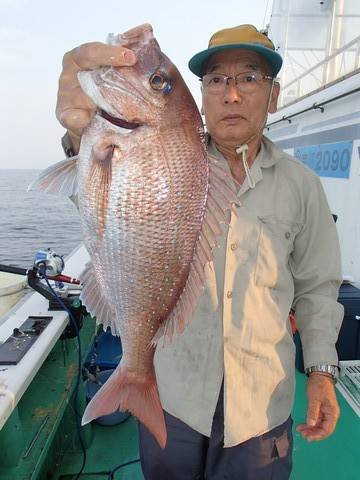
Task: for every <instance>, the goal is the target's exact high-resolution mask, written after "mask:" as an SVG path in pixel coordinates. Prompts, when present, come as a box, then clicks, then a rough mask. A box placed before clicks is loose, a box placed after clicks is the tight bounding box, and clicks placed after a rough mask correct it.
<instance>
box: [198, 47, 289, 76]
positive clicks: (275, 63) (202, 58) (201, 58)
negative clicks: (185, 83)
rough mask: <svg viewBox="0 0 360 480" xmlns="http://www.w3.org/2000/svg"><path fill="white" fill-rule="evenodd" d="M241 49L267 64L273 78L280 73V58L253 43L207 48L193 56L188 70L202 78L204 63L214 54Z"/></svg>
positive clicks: (267, 49)
mask: <svg viewBox="0 0 360 480" xmlns="http://www.w3.org/2000/svg"><path fill="white" fill-rule="evenodd" d="M234 48H237V49H241V50H251V51H253V52H257V53H259V54H260V55H262V56H263V57H265V59H266V60H267V61H268V62H269V64H270V66H271V68H272V74H273V76H274V77H276V76H277V74H278V73H279V71H280V68H281V66H282V63H283V61H282V58H281V56H280V55H279V54H278V53H277V52H275V50H271V49H270V48H266V47H263V46H262V45H254V44H253V43H240V44H239V43H234V44H228V45H219V46H217V47H211V48H207V49H206V50H203V51H202V52H199V53H197V54H196V55H194V56H193V57H192V58H191V59H190V61H189V68H190V70H191V71H192V72H193V73H195V75H197V76H198V77H202V75H203V73H204V66H205V62H206V61H207V60H208V59H209V58H210V57H211V56H212V55H214V53H217V52H222V51H224V50H230V49H234Z"/></svg>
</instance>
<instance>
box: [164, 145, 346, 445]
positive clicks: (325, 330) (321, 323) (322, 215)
mask: <svg viewBox="0 0 360 480" xmlns="http://www.w3.org/2000/svg"><path fill="white" fill-rule="evenodd" d="M209 149H210V151H212V153H214V154H215V155H216V156H217V157H218V159H219V160H220V161H221V162H222V163H223V165H224V168H226V169H227V171H228V172H229V175H230V169H229V166H228V164H227V161H226V160H225V159H224V157H223V156H222V155H221V154H220V153H219V152H218V151H217V150H216V149H215V148H214V147H212V146H211V145H210V147H209ZM251 176H252V178H253V180H254V182H255V188H253V189H250V188H249V185H248V181H247V179H245V181H244V184H243V185H242V187H241V188H240V190H239V192H238V196H239V199H240V202H241V205H240V206H239V207H234V211H233V212H232V213H231V222H230V227H227V228H225V227H224V234H223V236H222V237H221V238H220V240H219V243H220V248H218V249H217V250H216V252H215V259H214V262H213V264H212V265H210V266H209V268H207V270H206V276H207V284H206V287H205V289H204V292H203V294H202V296H201V298H200V301H199V303H198V305H197V308H196V311H195V313H194V315H193V317H192V319H191V321H190V323H189V325H188V326H187V328H186V329H185V331H184V332H183V334H182V335H180V336H178V337H177V338H175V339H174V340H173V342H172V343H171V344H170V345H167V346H165V347H164V346H161V345H159V347H158V348H157V350H156V354H155V368H156V375H157V381H158V386H159V391H160V397H161V402H162V405H163V408H164V409H165V410H166V411H167V412H169V413H170V414H172V415H174V416H175V417H177V418H179V419H181V420H182V421H184V422H185V423H186V424H188V425H189V426H191V427H192V428H194V429H195V430H197V431H198V432H200V433H202V434H204V435H207V436H209V435H210V432H211V425H212V418H213V415H214V411H215V407H216V403H217V399H218V395H219V391H220V388H221V383H222V380H223V378H224V437H225V439H224V446H225V447H231V446H234V445H237V444H239V443H241V442H244V441H245V440H248V439H249V438H252V437H254V436H257V435H260V434H262V433H264V432H267V431H268V430H270V429H272V428H274V427H275V426H277V425H280V424H281V423H282V422H284V421H285V420H286V419H287V418H288V417H289V415H290V412H291V409H292V404H293V398H294V389H295V378H294V377H295V375H294V363H295V346H294V342H293V338H292V334H291V327H290V324H289V320H288V314H289V310H290V308H291V306H294V308H295V309H296V319H297V324H298V328H299V331H300V334H301V339H302V343H303V351H304V363H305V367H309V366H312V365H317V364H319V363H326V364H337V354H336V350H335V342H336V339H337V336H338V332H339V329H340V325H341V321H342V317H343V308H342V306H341V305H340V304H339V303H337V301H336V299H337V294H338V288H339V285H340V283H341V280H342V277H341V266H340V253H339V245H338V238H337V232H336V227H335V223H334V221H333V218H332V216H331V213H330V211H329V207H328V204H327V201H326V198H325V194H324V192H323V189H322V186H321V183H320V180H319V178H318V177H317V175H316V174H315V173H314V172H312V171H311V170H309V169H308V168H307V167H305V166H304V165H302V164H301V163H300V162H298V161H297V160H296V159H294V158H293V157H291V156H289V155H287V154H285V153H284V152H282V151H281V150H279V149H278V148H277V147H276V146H275V145H274V144H273V143H272V142H270V141H269V140H267V139H266V138H264V139H263V143H262V147H261V150H260V152H259V154H258V156H257V157H256V159H255V161H254V163H253V165H252V168H251ZM230 183H232V182H231V180H230Z"/></svg>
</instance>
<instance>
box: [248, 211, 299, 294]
mask: <svg viewBox="0 0 360 480" xmlns="http://www.w3.org/2000/svg"><path fill="white" fill-rule="evenodd" d="M258 218H259V222H260V234H259V244H258V252H257V261H256V267H255V284H256V285H259V286H263V287H268V288H282V287H284V286H285V287H286V285H287V284H288V282H289V281H291V274H290V269H289V256H290V254H291V252H292V251H293V248H294V240H295V237H296V235H297V233H298V232H299V231H300V230H301V225H300V224H298V223H295V222H291V221H287V220H283V219H280V218H278V217H275V216H267V217H258Z"/></svg>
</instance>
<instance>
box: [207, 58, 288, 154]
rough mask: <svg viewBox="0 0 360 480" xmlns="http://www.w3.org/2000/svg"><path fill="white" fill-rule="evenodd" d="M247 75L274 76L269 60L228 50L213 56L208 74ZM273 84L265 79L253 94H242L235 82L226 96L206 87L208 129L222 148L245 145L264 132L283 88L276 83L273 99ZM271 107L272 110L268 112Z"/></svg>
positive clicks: (226, 88) (209, 63)
mask: <svg viewBox="0 0 360 480" xmlns="http://www.w3.org/2000/svg"><path fill="white" fill-rule="evenodd" d="M245 72H260V73H261V74H262V75H271V71H270V67H269V65H268V63H267V61H266V60H265V59H264V58H263V57H262V56H261V55H259V54H257V53H256V52H252V51H248V50H240V49H234V50H227V51H224V52H221V53H217V54H214V55H213V56H212V57H210V59H209V61H208V64H207V68H206V72H205V73H222V74H224V75H228V76H234V75H237V74H239V73H245ZM270 91H271V81H269V80H264V81H262V82H260V84H259V86H258V87H257V88H256V89H255V91H254V92H251V93H241V92H240V91H239V89H238V88H237V86H236V85H235V82H234V81H233V80H231V81H230V82H229V83H228V85H226V87H225V89H224V91H223V92H222V93H216V94H214V93H213V92H209V91H207V89H206V88H204V86H203V88H202V101H203V111H204V114H205V123H206V126H207V130H208V132H209V133H210V135H211V136H212V138H213V139H214V140H215V141H216V143H218V144H220V145H224V146H225V145H226V146H230V147H234V146H238V145H241V144H242V143H244V142H246V141H247V140H248V139H249V138H250V137H252V136H253V135H254V134H258V133H261V131H262V128H263V125H264V122H265V118H266V115H267V111H269V112H270V113H273V112H275V111H276V106H277V98H278V95H279V85H278V84H277V83H275V84H274V87H273V90H272V94H271V99H270V103H269V96H270ZM268 104H269V109H268V110H267V107H268Z"/></svg>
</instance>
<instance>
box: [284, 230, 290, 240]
mask: <svg viewBox="0 0 360 480" xmlns="http://www.w3.org/2000/svg"><path fill="white" fill-rule="evenodd" d="M290 237H291V233H290V232H286V233H285V238H286V240H289V238H290Z"/></svg>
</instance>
